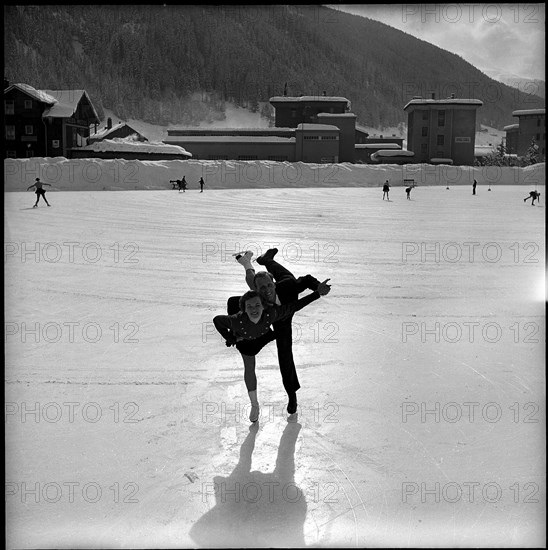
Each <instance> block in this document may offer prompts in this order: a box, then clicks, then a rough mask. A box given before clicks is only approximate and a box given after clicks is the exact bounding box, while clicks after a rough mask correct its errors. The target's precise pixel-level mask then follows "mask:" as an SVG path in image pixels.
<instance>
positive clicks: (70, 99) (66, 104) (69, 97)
mask: <svg viewBox="0 0 548 550" xmlns="http://www.w3.org/2000/svg"><path fill="white" fill-rule="evenodd" d="M42 91H43V92H45V93H46V94H48V95H50V96H53V97H54V98H55V100H56V103H55V104H54V105H53V106H52V107H50V108H49V109H47V110H46V111H44V113H43V114H42V116H43V117H47V116H51V117H56V118H70V117H71V116H72V115H73V114H74V113H75V112H76V109H77V108H78V104H79V103H80V101H81V100H82V98H83V97H86V98H87V100H88V102H89V104H90V106H91V108H92V110H93V114H94V115H95V117H96V118H97V120H99V116H98V115H97V111H96V110H95V107H94V106H93V103H92V102H91V100H90V99H89V96H88V94H87V93H86V91H85V90H42Z"/></svg>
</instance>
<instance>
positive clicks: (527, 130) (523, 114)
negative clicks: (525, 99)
mask: <svg viewBox="0 0 548 550" xmlns="http://www.w3.org/2000/svg"><path fill="white" fill-rule="evenodd" d="M512 116H515V117H517V118H518V121H519V123H518V132H517V149H516V151H515V153H516V154H517V155H518V156H520V157H521V156H524V155H525V154H526V153H527V149H529V147H530V145H531V142H532V140H533V139H534V140H535V143H536V145H537V146H538V154H539V161H544V159H545V158H546V110H545V109H525V110H520V111H514V112H513V113H512ZM507 136H508V133H507Z"/></svg>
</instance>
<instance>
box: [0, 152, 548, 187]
mask: <svg viewBox="0 0 548 550" xmlns="http://www.w3.org/2000/svg"><path fill="white" fill-rule="evenodd" d="M145 146H146V144H145ZM545 170H546V164H545V163H540V164H536V165H533V166H529V167H527V168H515V167H514V168H508V167H504V168H501V167H498V166H481V167H473V166H448V165H439V166H433V165H430V164H408V165H403V166H398V165H396V164H381V165H373V164H350V163H339V164H312V163H304V162H274V161H267V160H262V161H225V160H217V161H216V160H194V159H190V160H163V161H139V160H123V159H114V160H105V159H72V160H69V159H66V158H64V157H54V158H49V157H48V158H31V159H5V160H4V190H5V191H23V190H25V189H26V188H27V187H29V185H31V184H33V183H34V180H35V178H37V177H39V178H41V180H42V181H43V182H46V183H48V184H50V185H51V186H52V189H53V190H56V191H110V190H114V191H120V190H136V189H147V190H162V189H171V184H170V183H169V181H170V180H175V179H180V178H182V177H183V176H185V177H186V181H187V183H188V186H189V189H192V188H199V186H198V181H199V179H200V178H201V177H203V178H204V180H205V183H206V186H207V188H208V189H254V188H296V187H314V188H317V187H325V188H332V187H379V186H382V184H383V183H384V182H385V181H386V180H387V179H388V180H389V182H390V185H392V186H402V185H405V186H407V185H408V183H405V182H404V180H414V181H415V183H416V184H417V185H419V186H438V185H442V186H444V187H447V186H449V187H453V186H463V185H464V186H469V187H470V186H471V185H472V183H473V182H474V180H477V182H478V185H479V186H480V187H482V186H488V187H489V186H492V187H499V186H501V185H519V186H523V187H524V188H525V189H527V190H531V189H535V187H536V186H538V185H543V184H544V182H545V179H546V177H545Z"/></svg>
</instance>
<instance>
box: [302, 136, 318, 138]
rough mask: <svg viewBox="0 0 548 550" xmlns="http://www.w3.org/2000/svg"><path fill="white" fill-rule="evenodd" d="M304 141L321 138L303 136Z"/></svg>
mask: <svg viewBox="0 0 548 550" xmlns="http://www.w3.org/2000/svg"><path fill="white" fill-rule="evenodd" d="M303 139H320V136H303Z"/></svg>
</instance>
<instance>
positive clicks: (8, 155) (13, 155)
mask: <svg viewBox="0 0 548 550" xmlns="http://www.w3.org/2000/svg"><path fill="white" fill-rule="evenodd" d="M6 158H9V159H15V158H17V153H16V152H15V151H6Z"/></svg>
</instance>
